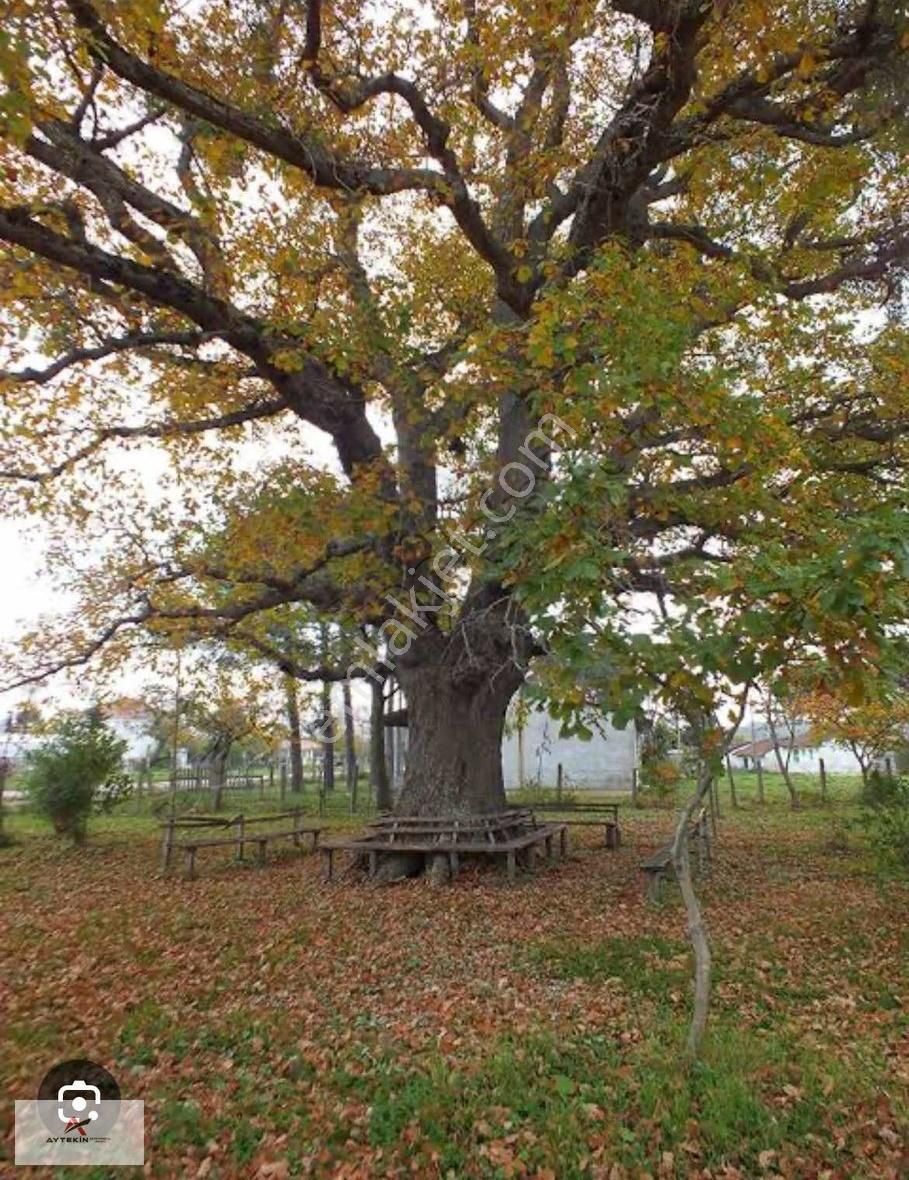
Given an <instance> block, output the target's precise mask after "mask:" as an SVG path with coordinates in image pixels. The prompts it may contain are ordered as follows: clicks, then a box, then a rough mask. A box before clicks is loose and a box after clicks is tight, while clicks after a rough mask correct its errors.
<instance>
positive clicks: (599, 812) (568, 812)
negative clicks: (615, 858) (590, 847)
mask: <svg viewBox="0 0 909 1180" xmlns="http://www.w3.org/2000/svg"><path fill="white" fill-rule="evenodd" d="M532 810H533V811H542V812H547V813H549V814H555V815H558V817H559V819H560V820H561V821H562V823H566V824H569V825H570V826H571V827H574V828H598V827H602V828H603V830H604V837H605V841H606V847H607V848H611V849H613V850H614V849H616V848H619V847H621V844H622V829H621V828H620V827H619V805H618V803H602V802H600V801H595V800H591V801H590V802H589V803H585V802H583V801H582V800H577V799H572V800H569V801H565V802H561V803H560V802H559V801H558V800H556V801H555V802H551V803H534V804H533V808H532ZM578 816H580V817H581V818H576V817H578ZM566 817H568V818H566Z"/></svg>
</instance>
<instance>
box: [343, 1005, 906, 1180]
mask: <svg viewBox="0 0 909 1180" xmlns="http://www.w3.org/2000/svg"><path fill="white" fill-rule="evenodd" d="M883 1077H884V1065H883V1062H882V1061H873V1062H868V1063H864V1064H863V1072H862V1075H861V1077H860V1079H859V1089H857V1088H856V1076H855V1072H854V1070H847V1069H844V1068H843V1067H842V1065H841V1064H839V1063H838V1062H837V1061H836V1060H833V1061H829V1060H825V1059H823V1058H821V1057H819V1056H817V1055H813V1054H812V1053H810V1052H808V1051H807V1050H805V1049H803V1048H802V1047H800V1045H799V1044H798V1042H797V1040H796V1039H795V1038H784V1037H778V1036H768V1037H765V1038H763V1039H761V1040H760V1041H757V1040H755V1039H754V1038H752V1037H746V1036H743V1035H742V1034H741V1033H739V1032H738V1031H736V1029H735V1028H734V1027H732V1026H730V1025H728V1024H727V1025H723V1026H719V1027H716V1028H715V1029H714V1031H713V1033H712V1035H711V1038H710V1041H709V1043H708V1046H707V1049H706V1052H705V1054H704V1056H703V1059H702V1060H700V1061H699V1062H697V1063H696V1064H694V1065H686V1064H685V1062H684V1061H683V1060H680V1057H679V1040H678V1029H677V1028H676V1027H674V1026H673V1025H672V1024H662V1025H659V1026H657V1027H655V1028H653V1029H652V1030H651V1032H650V1034H649V1035H648V1036H647V1037H646V1038H645V1039H644V1040H643V1041H642V1042H641V1043H639V1044H637V1045H635V1046H634V1047H632V1048H631V1049H630V1050H628V1049H625V1048H623V1047H622V1046H621V1045H620V1044H618V1042H617V1041H616V1039H615V1038H612V1037H610V1036H608V1035H587V1036H581V1037H573V1038H570V1039H567V1040H559V1039H557V1038H555V1037H552V1036H546V1035H535V1036H530V1037H527V1038H520V1039H519V1038H502V1039H499V1040H498V1041H497V1042H496V1043H495V1044H494V1045H492V1046H491V1047H490V1050H489V1053H488V1054H487V1055H486V1057H485V1058H484V1060H483V1062H482V1064H481V1066H480V1067H479V1068H468V1069H463V1070H462V1069H452V1068H450V1067H449V1066H448V1065H447V1064H445V1063H443V1062H442V1061H440V1060H434V1059H433V1058H431V1057H429V1058H427V1059H425V1060H423V1061H421V1062H420V1063H418V1064H416V1065H415V1066H414V1067H413V1068H410V1069H408V1068H402V1067H401V1066H400V1065H398V1064H396V1063H395V1062H394V1061H386V1062H384V1063H382V1064H381V1065H380V1066H378V1067H377V1068H374V1069H373V1070H372V1071H371V1072H370V1073H369V1074H367V1075H365V1076H364V1075H349V1074H345V1073H344V1072H343V1071H342V1072H340V1073H339V1074H338V1075H337V1076H336V1077H335V1078H334V1079H333V1084H334V1085H335V1086H337V1087H338V1088H340V1089H341V1090H342V1092H344V1093H350V1094H356V1095H357V1096H358V1097H359V1098H360V1099H361V1100H362V1101H364V1102H366V1103H368V1106H369V1111H370V1121H369V1134H370V1140H371V1142H372V1143H373V1144H374V1145H375V1146H378V1147H382V1148H389V1147H391V1146H392V1145H394V1144H395V1143H396V1142H398V1141H399V1140H400V1138H401V1136H402V1135H405V1134H406V1132H407V1128H408V1127H410V1126H413V1125H419V1127H420V1129H421V1132H422V1134H423V1135H424V1136H425V1137H426V1138H427V1139H428V1141H429V1143H430V1144H431V1146H432V1147H433V1148H434V1149H435V1151H436V1152H437V1153H438V1156H439V1159H440V1164H441V1170H442V1173H443V1174H445V1172H446V1171H447V1170H450V1171H453V1173H454V1174H455V1175H458V1176H459V1175H461V1174H463V1173H464V1172H465V1170H466V1168H467V1167H468V1165H469V1163H470V1162H471V1161H475V1160H476V1159H477V1158H478V1155H480V1156H482V1153H483V1150H484V1146H485V1147H486V1149H487V1150H489V1145H496V1144H498V1145H500V1147H499V1150H498V1151H497V1150H496V1149H495V1147H493V1149H492V1151H491V1155H489V1156H488V1158H489V1166H488V1170H484V1171H482V1173H481V1174H483V1175H489V1176H496V1175H501V1174H507V1173H500V1172H498V1171H497V1170H496V1167H495V1165H496V1163H497V1162H498V1163H499V1164H503V1163H504V1161H505V1160H506V1159H507V1158H508V1155H509V1153H510V1154H511V1155H512V1156H513V1158H514V1160H516V1161H520V1164H521V1165H522V1166H523V1167H525V1168H526V1169H528V1170H529V1171H530V1172H531V1173H532V1170H533V1169H534V1168H540V1167H544V1166H546V1165H549V1166H550V1167H551V1166H552V1165H553V1162H554V1161H558V1164H557V1168H558V1170H557V1175H558V1176H559V1177H564V1178H565V1180H572V1178H575V1177H578V1178H580V1177H582V1176H588V1175H589V1174H590V1173H589V1162H590V1154H591V1147H590V1142H591V1138H592V1137H593V1138H594V1139H597V1138H598V1139H600V1140H601V1148H602V1149H603V1152H604V1154H605V1156H606V1158H608V1159H609V1160H610V1161H612V1162H616V1163H619V1164H621V1165H622V1166H624V1167H626V1168H629V1169H635V1170H637V1169H646V1168H647V1167H648V1166H649V1165H650V1164H651V1162H652V1160H653V1158H654V1156H655V1155H656V1156H657V1158H660V1157H662V1158H663V1159H665V1158H666V1157H665V1156H663V1153H666V1152H669V1153H671V1154H672V1156H673V1157H674V1159H675V1161H676V1162H675V1164H674V1167H673V1170H672V1172H671V1173H669V1174H671V1175H673V1176H680V1177H681V1176H685V1175H687V1174H688V1172H687V1167H688V1162H689V1159H690V1157H689V1156H687V1155H686V1150H685V1148H686V1140H687V1137H688V1135H689V1133H690V1127H691V1125H692V1123H694V1124H696V1125H697V1127H698V1130H699V1145H698V1148H697V1152H698V1158H697V1162H698V1164H699V1166H701V1167H710V1168H721V1167H724V1166H729V1167H738V1168H740V1169H744V1170H745V1174H746V1175H748V1176H751V1175H756V1174H758V1171H759V1166H758V1161H759V1158H760V1156H761V1153H763V1152H767V1151H780V1150H781V1149H782V1148H784V1147H786V1148H787V1149H788V1150H790V1151H791V1152H795V1151H798V1150H799V1149H800V1148H802V1149H804V1150H806V1151H810V1152H811V1153H812V1156H813V1159H815V1160H816V1161H818V1162H822V1163H824V1164H826V1165H828V1166H833V1165H835V1164H836V1163H837V1151H836V1148H835V1147H834V1145H833V1143H832V1142H831V1141H830V1139H831V1138H832V1135H833V1133H834V1132H835V1131H836V1129H837V1128H838V1127H839V1126H840V1125H841V1124H842V1123H844V1122H845V1121H846V1117H847V1114H848V1108H847V1106H846V1103H847V1100H848V1102H855V1101H856V1100H859V1099H861V1100H864V1101H868V1102H869V1103H870V1102H873V1099H874V1096H875V1093H876V1087H877V1086H879V1085H880V1084H881V1079H882V1078H883ZM616 1116H618V1117H616ZM820 1131H824V1132H826V1134H827V1135H828V1141H827V1142H826V1143H824V1144H823V1145H821V1144H819V1143H817V1142H816V1141H815V1138H814V1136H816V1135H817V1134H818V1132H820ZM635 1174H638V1173H637V1171H635ZM854 1174H855V1175H858V1174H859V1173H854Z"/></svg>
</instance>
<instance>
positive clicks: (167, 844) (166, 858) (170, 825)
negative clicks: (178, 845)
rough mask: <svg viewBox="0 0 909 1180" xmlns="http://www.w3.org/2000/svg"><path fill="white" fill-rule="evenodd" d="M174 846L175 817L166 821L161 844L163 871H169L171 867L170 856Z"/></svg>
mask: <svg viewBox="0 0 909 1180" xmlns="http://www.w3.org/2000/svg"><path fill="white" fill-rule="evenodd" d="M173 846H174V817H173V816H171V817H170V819H167V820H165V821H164V839H163V842H162V844H161V869H162V871H165V872H166V871H167V869H168V868H169V867H170V855H171V851H172V849H173Z"/></svg>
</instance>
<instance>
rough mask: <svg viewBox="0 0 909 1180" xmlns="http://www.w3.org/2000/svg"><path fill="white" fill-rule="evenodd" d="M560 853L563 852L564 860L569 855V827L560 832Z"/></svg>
mask: <svg viewBox="0 0 909 1180" xmlns="http://www.w3.org/2000/svg"><path fill="white" fill-rule="evenodd" d="M559 853H560V854H561V857H562V859H563V860H564V859H565V857H566V856H567V855H568V829H567V828H562V830H561V832H559Z"/></svg>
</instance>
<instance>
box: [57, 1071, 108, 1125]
mask: <svg viewBox="0 0 909 1180" xmlns="http://www.w3.org/2000/svg"><path fill="white" fill-rule="evenodd" d="M86 1095H88V1097H86ZM57 1102H58V1103H59V1105H58V1107H57V1117H58V1118H59V1120H60V1122H61V1123H69V1124H72V1123H73V1122H74V1121H77V1122H78V1121H81V1120H82V1119H91V1120H92V1121H94V1120H95V1119H97V1118H98V1110H97V1109H94V1110H89V1111H88V1112H87V1113H86V1108H87V1107H88V1105H89V1103H91V1104H92V1105H93V1106H94V1107H98V1106H100V1104H101V1091H100V1089H99V1088H98V1087H97V1086H90V1085H89V1084H88V1083H87V1082H84V1081H82V1079H81V1078H77V1079H76V1080H75V1081H73V1082H71V1083H70V1084H69V1085H68V1086H61V1087H60V1089H59V1090H58V1091H57ZM67 1107H69V1108H70V1109H69V1110H67V1109H66V1108H67Z"/></svg>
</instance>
